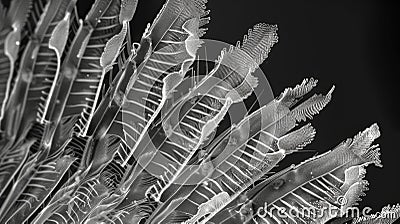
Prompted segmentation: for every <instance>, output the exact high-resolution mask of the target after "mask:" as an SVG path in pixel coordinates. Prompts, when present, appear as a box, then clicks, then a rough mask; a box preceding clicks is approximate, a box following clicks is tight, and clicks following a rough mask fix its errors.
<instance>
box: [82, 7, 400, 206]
mask: <svg viewBox="0 0 400 224" xmlns="http://www.w3.org/2000/svg"><path fill="white" fill-rule="evenodd" d="M92 2H93V1H88V0H80V1H78V7H80V10H79V12H80V14H81V18H84V15H85V13H86V12H87V11H88V10H89V9H90V6H91V3H92ZM163 3H164V1H162V0H161V1H160V0H141V1H139V5H138V8H137V11H136V14H135V16H134V19H133V28H134V29H133V33H134V35H133V39H134V40H135V41H137V42H138V41H139V39H140V37H141V35H142V33H143V31H144V29H145V27H146V25H147V23H151V22H152V21H153V19H154V18H155V16H156V14H157V13H158V11H159V10H160V9H161V7H162V4H163ZM208 8H209V9H210V10H211V14H210V16H211V22H210V24H209V25H208V26H207V27H208V28H209V31H208V32H207V35H206V36H205V38H207V39H215V40H220V41H224V42H226V43H232V44H235V43H236V41H238V40H242V37H243V35H244V34H245V33H247V30H248V29H249V28H251V27H252V26H253V25H254V24H256V23H259V22H266V23H271V24H277V25H278V27H279V31H278V34H279V43H278V44H277V45H275V46H274V48H273V50H272V52H271V54H270V56H269V58H268V59H267V61H266V62H265V63H264V64H263V65H262V66H261V68H262V70H263V71H264V73H265V74H266V75H267V78H268V80H269V83H270V85H271V86H272V88H273V91H274V94H275V95H278V94H279V93H280V92H281V91H283V90H284V88H285V87H287V86H294V85H296V84H297V83H300V82H301V81H302V80H303V78H305V77H314V78H316V79H318V80H319V86H318V87H317V91H319V92H326V91H327V90H328V89H329V88H330V87H331V86H332V85H336V90H335V92H334V96H333V100H332V102H331V103H330V105H328V107H327V108H325V109H324V111H323V112H322V113H321V114H320V115H318V116H317V117H316V118H314V120H313V122H312V123H313V126H314V127H316V129H317V137H316V139H315V140H314V142H313V143H312V144H311V145H310V146H308V148H309V149H315V150H317V151H318V153H322V152H324V151H326V150H329V149H332V148H333V147H334V146H336V145H337V144H339V143H340V142H341V141H343V140H345V139H346V138H349V137H353V136H354V135H355V134H357V133H358V132H359V131H361V130H364V129H365V128H366V127H368V126H370V125H371V124H372V123H374V122H377V123H378V124H379V126H380V130H381V132H382V136H381V137H380V138H379V139H378V140H377V143H379V144H380V145H381V149H382V161H383V165H384V168H383V169H379V168H375V167H369V169H368V174H367V179H368V180H369V182H370V190H369V191H368V192H367V196H366V197H364V199H363V202H362V203H361V205H362V206H369V207H371V208H373V209H374V210H379V209H380V208H381V207H382V206H384V205H386V204H389V203H390V204H395V203H398V202H400V192H399V186H398V179H399V177H400V175H399V171H400V169H399V166H400V160H399V157H398V156H399V155H400V153H399V150H400V149H399V146H398V145H399V144H398V143H399V142H400V127H399V125H400V117H399V116H397V115H398V112H397V110H396V109H397V108H396V106H397V104H398V102H397V96H399V93H398V92H399V83H397V82H396V81H397V80H396V76H397V75H398V71H399V66H398V63H397V62H398V57H396V56H397V54H398V52H399V51H398V45H397V40H398V39H399V38H398V36H397V29H398V28H399V24H398V23H396V22H395V20H396V18H395V9H396V7H395V3H393V4H390V3H389V2H388V1H385V2H384V3H383V1H378V0H375V1H370V0H352V1H348V0H335V1H326V0H325V1H321V0H307V1H306V0H292V1H288V0H279V1H278V0H275V1H267V0H243V1H233V0H212V1H210V2H209V3H208ZM396 63H397V64H396ZM313 154H314V153H311V154H310V153H298V154H297V155H295V156H296V158H294V159H293V156H292V157H290V159H293V161H292V160H291V161H289V162H290V163H292V162H293V163H297V162H298V161H297V160H299V158H301V159H304V158H307V157H309V156H312V155H313Z"/></svg>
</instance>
